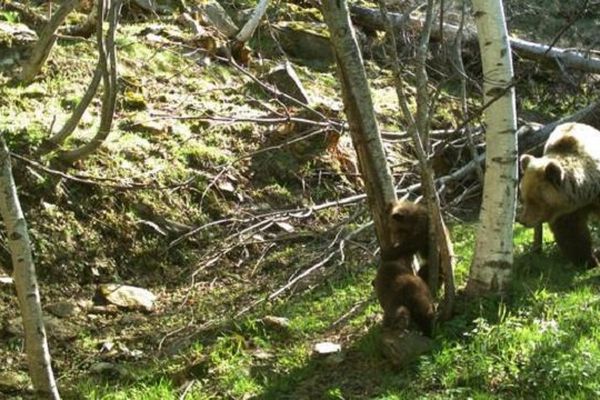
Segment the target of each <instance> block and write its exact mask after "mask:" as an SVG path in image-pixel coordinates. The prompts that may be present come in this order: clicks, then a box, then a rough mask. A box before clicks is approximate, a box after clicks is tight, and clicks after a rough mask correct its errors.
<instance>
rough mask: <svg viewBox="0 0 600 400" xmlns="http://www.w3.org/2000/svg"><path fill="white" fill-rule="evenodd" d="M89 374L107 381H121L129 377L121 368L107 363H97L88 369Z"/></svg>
mask: <svg viewBox="0 0 600 400" xmlns="http://www.w3.org/2000/svg"><path fill="white" fill-rule="evenodd" d="M90 372H91V373H92V374H96V375H101V376H102V377H103V378H109V379H122V378H126V377H127V376H128V375H129V373H128V372H127V370H126V369H125V368H123V367H122V366H120V365H117V364H113V363H109V362H98V363H96V364H94V365H92V366H91V367H90Z"/></svg>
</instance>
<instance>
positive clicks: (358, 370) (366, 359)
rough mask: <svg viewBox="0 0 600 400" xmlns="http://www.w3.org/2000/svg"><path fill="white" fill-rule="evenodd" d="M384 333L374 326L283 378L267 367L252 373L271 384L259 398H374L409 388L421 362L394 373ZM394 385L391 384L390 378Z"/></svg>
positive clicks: (312, 357)
mask: <svg viewBox="0 0 600 400" xmlns="http://www.w3.org/2000/svg"><path fill="white" fill-rule="evenodd" d="M380 339H381V330H380V327H379V325H377V326H373V327H372V328H371V329H370V330H369V331H368V332H367V333H366V334H365V335H364V336H362V337H360V338H358V339H357V340H355V341H353V342H352V343H351V345H350V347H348V348H345V349H343V351H342V352H341V353H337V354H332V355H325V356H324V355H313V356H311V358H310V360H309V361H308V362H307V363H305V364H304V365H303V366H302V367H298V368H294V369H292V370H290V371H286V372H284V373H281V374H277V373H273V371H271V370H270V369H269V368H268V366H264V367H262V368H255V369H254V370H253V371H252V373H253V375H254V376H255V377H256V378H258V380H260V379H262V380H266V381H268V384H267V385H266V388H265V390H264V392H263V393H261V394H260V395H259V396H257V397H256V398H258V399H264V400H271V399H326V398H331V399H340V398H351V399H358V398H373V397H376V396H378V395H382V394H383V393H385V392H386V391H387V390H389V389H390V386H395V387H401V386H404V385H410V382H411V379H412V372H413V371H414V370H415V369H416V368H417V367H418V364H419V361H416V362H415V363H413V364H412V365H411V366H409V367H407V368H405V369H403V370H396V369H394V368H393V367H392V366H391V364H390V362H389V361H388V360H387V359H386V358H385V357H384V356H383V354H382V353H381V350H380ZM391 377H393V378H394V384H393V385H391V384H390V382H389V381H390V378H391Z"/></svg>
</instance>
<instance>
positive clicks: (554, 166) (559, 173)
mask: <svg viewBox="0 0 600 400" xmlns="http://www.w3.org/2000/svg"><path fill="white" fill-rule="evenodd" d="M544 176H545V177H546V179H547V180H548V181H549V182H550V183H552V184H553V185H554V186H560V184H561V183H562V181H563V179H564V171H563V169H562V168H561V167H560V165H558V163H557V162H556V161H550V162H549V163H548V164H547V165H546V168H544Z"/></svg>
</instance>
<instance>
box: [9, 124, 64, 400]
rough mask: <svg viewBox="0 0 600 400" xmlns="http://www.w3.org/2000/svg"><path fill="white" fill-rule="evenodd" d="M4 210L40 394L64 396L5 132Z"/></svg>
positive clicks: (42, 396) (33, 376)
mask: <svg viewBox="0 0 600 400" xmlns="http://www.w3.org/2000/svg"><path fill="white" fill-rule="evenodd" d="M0 214H1V215H2V219H3V220H4V224H5V225H6V231H7V235H6V236H7V238H8V247H9V249H10V254H11V258H12V263H13V278H14V280H15V287H16V290H17V297H18V299H19V307H20V309H21V316H22V319H23V330H24V332H25V351H26V353H27V362H28V364H29V374H30V376H31V381H32V382H33V386H34V388H35V391H36V398H38V399H52V400H55V399H60V396H59V394H58V389H57V387H56V382H55V380H54V374H53V373H52V366H51V364H50V351H49V349H48V342H47V340H46V331H45V329H44V322H43V319H42V306H41V302H40V293H39V289H38V284H37V278H36V274H35V267H34V265H33V257H32V254H31V244H30V241H29V234H28V233H27V224H26V222H25V218H24V216H23V211H22V210H21V205H20V203H19V198H18V197H17V187H16V185H15V181H14V179H13V176H12V169H11V164H10V155H9V151H8V148H7V147H6V142H5V141H4V137H2V136H0Z"/></svg>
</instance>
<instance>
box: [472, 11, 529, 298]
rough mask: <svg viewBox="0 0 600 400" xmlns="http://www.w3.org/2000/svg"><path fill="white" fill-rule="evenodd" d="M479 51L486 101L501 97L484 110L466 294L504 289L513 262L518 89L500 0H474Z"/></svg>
mask: <svg viewBox="0 0 600 400" xmlns="http://www.w3.org/2000/svg"><path fill="white" fill-rule="evenodd" d="M473 12H474V17H475V23H476V25H477V32H478V37H479V48H480V51H481V58H482V65H483V78H484V85H483V89H484V102H485V103H488V102H489V101H490V100H491V99H494V98H496V97H498V96H499V97H498V99H497V100H496V101H495V102H494V103H493V104H491V105H490V106H489V107H488V108H487V110H486V111H485V114H484V120H485V124H486V149H487V152H486V169H485V176H484V187H483V203H482V205H481V213H480V216H479V219H480V221H479V225H478V227H477V238H476V242H475V254H474V257H473V262H472V264H471V271H470V273H469V281H468V282H467V288H466V291H467V293H468V294H480V293H486V292H501V291H503V290H504V289H505V288H506V286H507V284H508V282H509V280H510V275H511V270H512V264H513V241H512V236H513V224H514V220H515V203H516V191H515V187H516V183H517V156H518V153H517V136H516V128H517V123H516V109H515V92H514V88H512V87H510V86H511V82H512V79H513V67H512V59H511V50H510V43H509V40H508V32H507V29H506V21H505V19H504V10H503V6H502V0H473Z"/></svg>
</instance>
